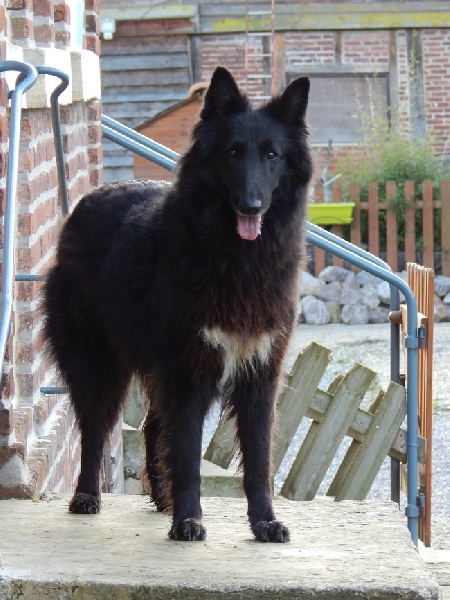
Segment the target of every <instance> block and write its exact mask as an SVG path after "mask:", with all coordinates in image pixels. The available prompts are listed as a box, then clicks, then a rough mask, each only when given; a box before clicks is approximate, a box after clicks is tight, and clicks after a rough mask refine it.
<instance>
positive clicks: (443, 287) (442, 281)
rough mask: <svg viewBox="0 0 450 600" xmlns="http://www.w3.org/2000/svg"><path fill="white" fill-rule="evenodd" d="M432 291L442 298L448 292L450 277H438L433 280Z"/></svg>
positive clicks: (449, 290)
mask: <svg viewBox="0 0 450 600" xmlns="http://www.w3.org/2000/svg"><path fill="white" fill-rule="evenodd" d="M434 291H435V292H436V294H437V295H438V296H440V297H441V298H443V297H444V296H446V295H447V294H448V293H449V292H450V277H446V276H445V275H438V276H437V277H436V279H435V280H434Z"/></svg>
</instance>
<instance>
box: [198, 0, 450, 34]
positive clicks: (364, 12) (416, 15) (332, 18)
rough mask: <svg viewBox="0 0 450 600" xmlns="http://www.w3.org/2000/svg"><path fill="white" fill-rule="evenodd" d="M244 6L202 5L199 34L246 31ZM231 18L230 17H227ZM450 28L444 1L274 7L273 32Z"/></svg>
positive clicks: (265, 25) (260, 26)
mask: <svg viewBox="0 0 450 600" xmlns="http://www.w3.org/2000/svg"><path fill="white" fill-rule="evenodd" d="M244 8H245V7H244V6H243V5H242V4H237V3H234V2H233V3H229V2H226V1H224V2H222V3H220V4H216V3H209V4H204V5H202V6H201V13H200V16H201V18H200V32H201V33H225V32H242V31H245V13H244ZM230 15H232V16H230ZM249 26H250V29H251V30H252V31H269V30H270V19H269V18H261V17H258V18H256V17H255V18H252V19H250V23H249ZM448 27H450V10H449V6H448V3H447V2H442V1H441V2H427V4H426V8H425V5H424V4H423V3H419V2H392V3H390V5H389V6H386V3H384V2H370V3H367V2H358V3H352V5H351V8H349V5H348V3H344V2H339V3H333V7H332V10H330V6H329V4H318V3H317V4H315V3H307V4H305V3H291V2H285V3H283V4H278V5H277V10H276V14H275V30H277V31H283V30H294V31H302V30H303V31H306V30H316V31H325V30H335V31H336V30H343V31H345V30H361V29H367V30H371V29H372V30H373V29H426V28H439V29H441V28H448Z"/></svg>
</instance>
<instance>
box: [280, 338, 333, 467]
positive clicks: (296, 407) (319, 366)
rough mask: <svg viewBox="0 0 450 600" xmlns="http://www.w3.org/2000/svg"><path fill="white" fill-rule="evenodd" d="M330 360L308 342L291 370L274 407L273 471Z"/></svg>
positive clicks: (323, 351)
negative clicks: (275, 418)
mask: <svg viewBox="0 0 450 600" xmlns="http://www.w3.org/2000/svg"><path fill="white" fill-rule="evenodd" d="M330 359H331V350H329V349H328V348H324V347H323V346H320V345H319V344H316V343H315V342H312V343H311V344H309V346H308V347H307V348H306V349H305V350H304V351H303V352H302V353H301V354H299V356H298V357H297V360H296V361H295V364H294V366H293V367H292V370H291V374H290V375H289V377H288V380H287V382H286V387H285V388H284V391H283V393H282V394H281V395H280V398H279V401H278V404H277V414H278V420H277V428H276V434H275V438H274V444H273V454H272V465H273V471H274V472H276V471H277V470H278V468H279V466H280V465H281V462H282V460H283V458H284V455H285V454H286V451H287V449H288V448H289V445H290V443H291V441H292V438H293V437H294V435H295V432H296V431H297V429H298V426H299V425H300V421H301V420H302V418H303V417H304V416H305V414H306V411H307V410H308V407H309V405H310V404H311V401H312V399H313V397H314V394H315V392H316V391H317V387H318V385H319V383H320V380H321V379H322V376H323V374H324V372H325V369H326V368H327V366H328V363H329V362H330Z"/></svg>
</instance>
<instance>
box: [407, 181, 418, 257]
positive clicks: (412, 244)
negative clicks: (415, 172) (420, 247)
mask: <svg viewBox="0 0 450 600" xmlns="http://www.w3.org/2000/svg"><path fill="white" fill-rule="evenodd" d="M405 198H406V203H407V204H406V214H405V217H406V224H405V263H406V264H408V263H409V262H416V211H415V209H414V181H405Z"/></svg>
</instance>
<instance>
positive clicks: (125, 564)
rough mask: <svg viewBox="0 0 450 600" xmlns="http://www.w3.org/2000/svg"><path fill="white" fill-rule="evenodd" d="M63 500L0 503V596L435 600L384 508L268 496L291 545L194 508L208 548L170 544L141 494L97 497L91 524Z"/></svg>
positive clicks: (221, 504)
mask: <svg viewBox="0 0 450 600" xmlns="http://www.w3.org/2000/svg"><path fill="white" fill-rule="evenodd" d="M68 501H69V497H68V496H59V495H53V496H50V497H49V498H48V499H47V500H38V501H29V500H3V501H0V523H1V538H0V552H1V569H0V597H1V598H2V600H17V599H18V598H19V597H20V598H21V600H28V599H30V600H31V599H32V600H44V599H45V600H56V599H57V600H66V599H71V600H80V599H94V598H95V599H96V600H103V599H108V600H111V599H113V600H123V599H125V598H132V599H134V600H141V599H142V600H143V599H144V598H152V599H153V598H156V599H165V598H175V597H176V598H178V597H180V598H183V599H185V598H186V599H191V598H212V599H215V598H224V597H225V595H226V596H228V595H230V594H231V595H232V596H233V597H237V598H263V597H270V598H276V599H282V598H283V599H284V598H315V599H322V600H325V599H327V600H332V599H352V598H358V599H361V598H365V599H368V598H370V599H371V598H379V599H383V600H390V599H394V598H395V599H401V598H405V599H406V598H408V599H416V598H427V599H434V598H436V599H437V598H439V587H438V585H437V583H436V582H435V580H434V579H433V577H432V575H431V574H430V572H429V571H428V570H427V569H426V567H425V565H424V563H423V561H422V560H421V558H420V556H419V553H418V552H417V550H416V549H415V548H414V546H413V544H412V542H411V540H410V537H409V533H408V531H407V528H406V526H405V522H404V518H403V517H402V516H401V515H400V513H399V512H398V510H397V508H396V506H395V505H393V504H390V503H378V502H353V501H344V502H340V503H336V502H333V501H330V500H328V499H318V500H314V501H313V502H300V503H297V502H289V501H287V500H277V502H276V510H277V514H278V517H279V518H280V519H282V520H283V521H285V522H286V523H287V524H289V525H290V528H291V535H292V541H291V542H290V543H288V544H261V543H257V542H254V541H253V540H252V539H251V535H250V531H249V528H248V525H247V518H246V503H245V500H242V499H230V498H205V499H204V500H203V508H204V515H205V524H206V526H207V528H208V539H207V540H206V541H205V542H173V541H170V540H169V539H168V538H167V531H168V528H169V523H170V518H169V517H168V516H166V515H163V514H159V513H157V512H155V511H154V509H153V508H152V507H151V506H150V505H149V504H148V502H147V500H146V498H145V497H143V496H125V495H123V496H122V495H105V496H104V500H103V511H102V513H101V514H100V515H92V516H82V515H71V514H69V513H68V512H67V507H68Z"/></svg>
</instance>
